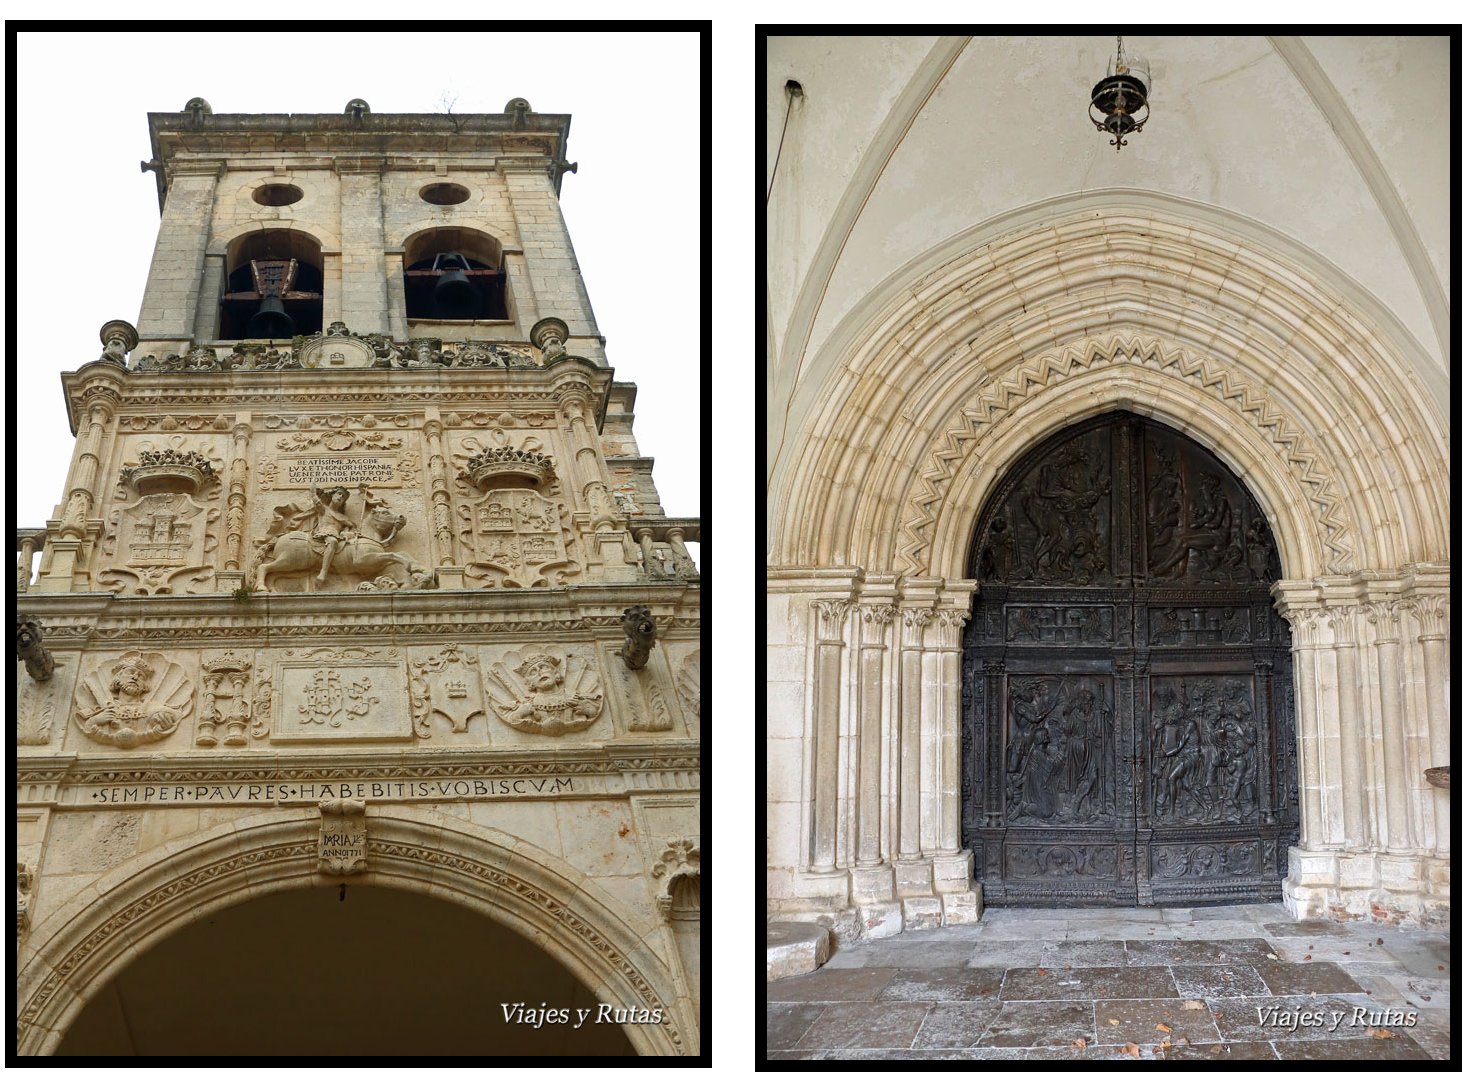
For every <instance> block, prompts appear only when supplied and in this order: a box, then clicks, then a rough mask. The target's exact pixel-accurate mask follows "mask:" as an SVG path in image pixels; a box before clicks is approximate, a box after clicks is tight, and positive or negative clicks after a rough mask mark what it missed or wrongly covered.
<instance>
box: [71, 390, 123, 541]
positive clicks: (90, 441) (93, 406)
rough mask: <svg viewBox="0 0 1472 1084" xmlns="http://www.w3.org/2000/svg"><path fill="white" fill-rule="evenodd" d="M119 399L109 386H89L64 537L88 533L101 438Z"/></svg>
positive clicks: (72, 473)
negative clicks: (83, 428) (85, 414)
mask: <svg viewBox="0 0 1472 1084" xmlns="http://www.w3.org/2000/svg"><path fill="white" fill-rule="evenodd" d="M118 398H119V397H118V394H117V392H116V391H115V390H114V389H112V388H109V387H93V388H89V389H87V392H86V398H85V400H84V409H85V410H86V412H87V432H86V434H85V435H84V436H83V437H82V439H81V440H80V441H78V442H77V455H76V458H75V460H73V462H72V470H71V479H70V481H69V483H68V485H67V502H66V510H65V512H63V514H62V521H61V537H63V538H81V537H82V536H83V535H84V534H85V532H86V523H87V517H88V515H89V514H90V513H91V511H92V506H93V504H94V499H95V495H96V492H97V471H98V464H99V461H100V454H101V450H102V439H103V437H104V436H105V435H106V432H107V424H108V422H110V421H111V420H112V415H113V410H114V409H115V408H116V406H117V402H118Z"/></svg>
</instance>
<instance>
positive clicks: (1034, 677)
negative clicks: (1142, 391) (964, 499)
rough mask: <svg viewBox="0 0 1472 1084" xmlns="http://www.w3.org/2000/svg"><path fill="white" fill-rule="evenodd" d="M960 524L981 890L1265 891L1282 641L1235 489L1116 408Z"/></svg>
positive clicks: (1261, 544)
mask: <svg viewBox="0 0 1472 1084" xmlns="http://www.w3.org/2000/svg"><path fill="white" fill-rule="evenodd" d="M974 537H975V541H974V543H973V548H972V557H971V569H970V572H971V574H972V575H973V576H975V577H976V579H977V581H978V589H977V597H976V600H975V604H974V608H973V616H972V619H971V622H970V623H969V625H968V627H967V631H966V639H965V656H964V658H965V662H964V666H963V689H962V712H963V723H962V750H963V753H962V757H963V759H962V773H963V779H962V790H963V795H962V818H963V835H964V837H965V843H966V845H967V846H970V847H971V848H972V849H973V850H974V852H975V855H976V871H977V879H978V880H979V881H981V882H982V885H983V892H984V898H985V899H986V900H987V901H988V904H989V905H997V904H1006V903H1009V902H1012V903H1031V904H1051V905H1067V904H1079V905H1084V904H1094V905H1098V904H1120V905H1134V904H1137V903H1152V902H1154V903H1162V902H1212V901H1227V900H1248V899H1269V898H1276V897H1277V894H1278V893H1279V888H1278V882H1279V881H1280V879H1281V877H1282V876H1283V875H1284V872H1285V869H1286V862H1287V849H1288V847H1289V846H1290V845H1291V844H1292V843H1294V842H1295V841H1296V840H1297V825H1298V792H1297V765H1296V760H1295V754H1294V739H1293V714H1292V713H1293V704H1292V683H1291V670H1290V666H1291V658H1290V652H1289V634H1288V629H1287V626H1286V624H1285V623H1284V622H1283V621H1282V620H1281V619H1280V618H1279V617H1278V615H1277V614H1276V613H1275V612H1274V610H1273V608H1272V600H1271V596H1270V594H1269V588H1270V587H1271V585H1272V583H1273V581H1274V580H1275V579H1276V578H1277V577H1278V576H1279V574H1280V571H1279V566H1278V557H1277V550H1276V545H1275V543H1274V540H1273V536H1272V531H1271V529H1270V528H1269V525H1268V521H1267V517H1266V516H1265V515H1264V514H1263V511H1262V509H1261V508H1260V507H1259V506H1258V504H1257V502H1256V501H1255V500H1254V498H1253V497H1252V495H1251V493H1250V491H1249V490H1248V488H1247V487H1246V486H1245V485H1244V484H1243V483H1242V481H1241V480H1240V479H1238V478H1237V477H1235V476H1234V474H1233V473H1232V471H1231V470H1230V469H1229V468H1228V467H1227V466H1226V465H1225V464H1223V463H1222V462H1221V461H1220V460H1219V459H1217V458H1216V457H1215V456H1214V455H1213V454H1212V453H1211V452H1210V451H1209V450H1208V449H1206V448H1204V447H1202V446H1200V445H1198V444H1196V443H1194V442H1193V441H1192V440H1190V439H1189V438H1188V437H1186V436H1184V435H1183V434H1180V433H1178V432H1176V431H1174V430H1172V429H1170V428H1168V427H1166V426H1164V425H1160V424H1157V423H1155V422H1152V421H1148V420H1146V419H1144V418H1140V417H1137V416H1135V415H1131V414H1126V413H1116V414H1111V415H1108V416H1106V417H1103V418H1096V419H1093V420H1091V421H1088V422H1085V423H1082V424H1080V425H1077V426H1075V427H1073V428H1071V429H1068V430H1066V431H1064V432H1062V433H1060V434H1057V435H1055V436H1054V437H1052V438H1050V439H1049V440H1047V441H1046V442H1044V443H1043V444H1042V445H1041V446H1040V447H1038V448H1035V449H1033V451H1032V452H1031V453H1029V454H1028V455H1027V456H1025V457H1024V458H1023V459H1022V460H1021V461H1020V462H1018V463H1017V464H1016V465H1015V466H1014V467H1013V468H1012V469H1011V470H1010V471H1009V472H1008V474H1007V476H1006V477H1005V478H1004V479H1003V480H1002V482H1001V484H1000V485H999V486H998V487H997V489H996V490H995V492H993V494H992V495H991V496H990V497H989V499H988V501H987V504H986V507H985V508H984V509H983V510H982V514H981V516H980V517H979V519H978V526H977V529H976V533H975V536H974Z"/></svg>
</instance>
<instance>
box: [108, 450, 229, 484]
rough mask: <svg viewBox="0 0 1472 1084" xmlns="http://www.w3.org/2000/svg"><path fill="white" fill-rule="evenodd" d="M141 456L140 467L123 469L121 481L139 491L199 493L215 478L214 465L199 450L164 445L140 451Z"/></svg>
mask: <svg viewBox="0 0 1472 1084" xmlns="http://www.w3.org/2000/svg"><path fill="white" fill-rule="evenodd" d="M138 459H139V463H138V466H136V467H124V468H123V470H122V473H121V474H120V475H119V480H120V481H121V482H122V483H123V484H124V485H130V486H132V487H133V488H134V489H136V490H137V491H138V492H139V493H140V494H147V493H180V492H188V493H198V492H199V489H200V487H201V486H203V485H204V484H205V483H206V482H209V481H213V480H214V477H215V468H214V467H213V466H211V465H210V461H209V460H208V459H206V458H205V457H204V456H202V455H200V454H199V453H198V452H180V451H176V450H174V449H173V448H165V449H164V450H162V451H158V452H140V453H139V454H138Z"/></svg>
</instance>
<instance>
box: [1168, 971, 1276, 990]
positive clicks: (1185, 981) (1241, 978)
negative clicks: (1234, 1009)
mask: <svg viewBox="0 0 1472 1084" xmlns="http://www.w3.org/2000/svg"><path fill="white" fill-rule="evenodd" d="M1170 973H1171V975H1173V976H1174V977H1175V980H1176V989H1177V990H1179V991H1180V992H1181V996H1182V997H1191V998H1204V997H1252V996H1255V995H1258V994H1266V993H1267V992H1268V985H1267V983H1265V982H1263V981H1262V978H1261V977H1260V976H1259V975H1258V973H1257V971H1256V969H1255V968H1253V967H1252V966H1251V965H1249V964H1236V963H1222V964H1217V965H1215V966H1210V965H1207V964H1171V965H1170Z"/></svg>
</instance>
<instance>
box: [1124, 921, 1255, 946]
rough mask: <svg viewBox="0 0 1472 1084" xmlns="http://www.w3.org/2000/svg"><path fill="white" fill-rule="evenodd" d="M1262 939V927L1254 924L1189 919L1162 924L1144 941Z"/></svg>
mask: <svg viewBox="0 0 1472 1084" xmlns="http://www.w3.org/2000/svg"><path fill="white" fill-rule="evenodd" d="M1246 938H1262V927H1261V926H1259V925H1257V924H1256V923H1255V922H1233V921H1228V920H1225V919H1206V920H1201V919H1191V920H1190V921H1188V922H1174V923H1162V924H1161V925H1159V926H1157V927H1156V928H1155V933H1154V935H1152V936H1148V937H1145V938H1141V940H1146V941H1197V940H1205V941H1238V940H1243V939H1246Z"/></svg>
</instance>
